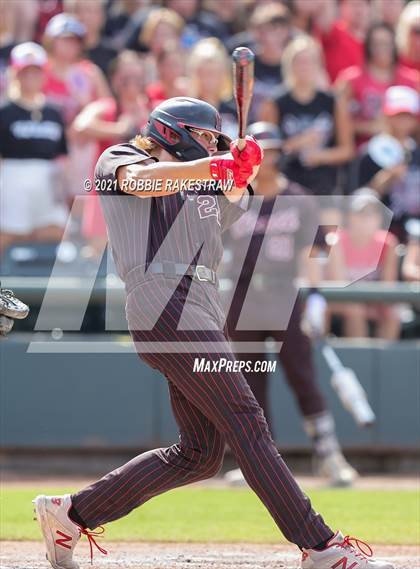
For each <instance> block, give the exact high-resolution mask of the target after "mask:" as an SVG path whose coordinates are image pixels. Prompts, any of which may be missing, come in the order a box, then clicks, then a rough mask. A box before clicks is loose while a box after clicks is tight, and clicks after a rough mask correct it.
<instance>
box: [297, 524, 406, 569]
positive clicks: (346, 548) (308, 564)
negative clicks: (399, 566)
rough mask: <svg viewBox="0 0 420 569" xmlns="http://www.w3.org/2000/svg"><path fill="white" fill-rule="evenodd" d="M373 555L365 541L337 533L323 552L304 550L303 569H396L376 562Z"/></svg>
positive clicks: (383, 562)
mask: <svg viewBox="0 0 420 569" xmlns="http://www.w3.org/2000/svg"><path fill="white" fill-rule="evenodd" d="M353 544H354V545H353ZM355 546H357V549H356V547H355ZM372 555H373V552H372V549H371V548H370V546H369V545H368V544H367V543H365V542H364V541H360V539H356V538H354V537H349V536H346V537H343V535H342V534H341V533H340V532H337V533H336V534H335V535H334V536H333V537H332V538H331V539H330V541H329V542H328V545H327V547H326V548H325V549H323V550H322V551H317V550H315V549H304V550H303V554H302V569H395V567H394V565H392V564H391V563H388V562H387V561H378V560H375V559H373V558H372Z"/></svg>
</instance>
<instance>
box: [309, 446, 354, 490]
mask: <svg viewBox="0 0 420 569" xmlns="http://www.w3.org/2000/svg"><path fill="white" fill-rule="evenodd" d="M318 464H319V466H318V471H319V474H320V475H321V476H324V477H325V478H328V480H329V482H330V484H331V486H334V487H348V486H351V485H352V484H353V483H354V481H355V480H356V479H357V478H358V477H359V475H358V473H357V471H356V470H355V469H354V468H353V467H352V466H351V465H350V464H349V463H348V462H347V460H346V459H345V458H344V456H343V455H342V454H341V452H339V451H336V452H333V453H331V454H329V455H327V456H326V457H324V458H322V459H319V463H318Z"/></svg>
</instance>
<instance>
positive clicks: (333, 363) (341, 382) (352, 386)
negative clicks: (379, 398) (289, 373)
mask: <svg viewBox="0 0 420 569" xmlns="http://www.w3.org/2000/svg"><path fill="white" fill-rule="evenodd" d="M321 351H322V355H323V356H324V358H325V361H326V362H327V364H328V367H329V368H330V370H331V372H332V376H331V385H332V387H333V388H334V390H335V391H336V392H337V395H338V397H339V398H340V400H341V402H342V404H343V406H344V407H345V408H346V409H347V410H348V411H349V412H350V413H351V415H353V418H354V420H355V421H356V423H357V424H358V425H359V426H360V427H369V426H371V425H373V423H374V422H375V420H376V417H375V413H374V412H373V411H372V407H371V406H370V405H369V401H368V399H367V396H366V392H365V390H364V389H363V387H362V386H361V384H360V381H359V379H358V378H357V375H356V374H355V373H354V371H353V370H352V369H351V368H348V367H344V365H343V364H342V362H341V360H340V358H339V357H338V356H337V354H336V353H335V351H334V350H333V348H332V347H331V346H330V345H329V344H327V342H325V340H323V341H321Z"/></svg>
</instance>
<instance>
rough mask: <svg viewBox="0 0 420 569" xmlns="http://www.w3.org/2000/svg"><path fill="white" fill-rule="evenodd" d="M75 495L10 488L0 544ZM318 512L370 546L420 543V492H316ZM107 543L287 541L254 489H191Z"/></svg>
mask: <svg viewBox="0 0 420 569" xmlns="http://www.w3.org/2000/svg"><path fill="white" fill-rule="evenodd" d="M71 490H74V489H69V488H42V487H37V488H34V489H33V490H26V489H25V490H19V489H4V490H3V491H2V494H1V514H0V516H1V517H0V524H1V527H0V530H1V531H0V535H1V539H10V540H23V539H25V540H26V539H29V540H36V539H39V537H40V536H39V530H38V527H37V525H36V524H35V523H34V522H33V521H32V504H31V499H32V498H33V497H34V496H35V495H37V494H38V493H45V494H50V495H51V494H53V495H54V494H63V493H65V492H69V491H71ZM310 495H311V498H312V501H313V504H314V506H315V508H316V509H317V510H318V511H319V512H321V513H322V514H323V516H324V518H325V520H326V521H327V522H328V523H329V524H330V525H331V526H332V527H333V528H340V529H341V530H342V531H343V532H344V533H348V534H351V535H356V536H358V537H360V538H362V539H365V540H367V541H370V542H372V543H386V544H388V543H389V544H415V543H419V541H420V535H419V534H420V501H419V497H420V493H419V492H416V491H411V490H407V491H367V490H316V491H311V492H310ZM106 539H107V540H132V541H134V540H136V541H138V540H141V541H219V542H238V541H247V542H255V543H278V542H280V541H284V539H283V538H282V536H281V534H280V533H279V531H278V530H277V528H276V527H275V525H274V523H273V521H272V519H271V517H270V516H269V515H268V513H267V512H266V510H265V508H264V507H263V505H262V504H261V503H260V502H259V500H258V498H257V497H256V496H255V495H254V494H253V493H252V492H251V491H250V490H225V489H213V488H211V489H210V488H200V487H192V488H185V489H179V490H175V491H173V492H170V493H167V494H165V495H163V496H159V497H157V498H154V499H153V500H151V501H149V502H147V503H146V504H144V506H142V507H141V508H138V509H137V510H135V511H134V512H132V513H131V514H130V515H129V516H127V517H126V518H124V519H122V520H119V521H117V522H114V523H112V524H109V525H108V526H107V534H106Z"/></svg>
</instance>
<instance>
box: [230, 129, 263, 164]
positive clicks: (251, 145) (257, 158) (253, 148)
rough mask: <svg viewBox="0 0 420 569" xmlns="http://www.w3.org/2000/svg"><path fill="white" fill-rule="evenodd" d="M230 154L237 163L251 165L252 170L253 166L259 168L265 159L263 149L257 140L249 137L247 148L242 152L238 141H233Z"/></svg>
mask: <svg viewBox="0 0 420 569" xmlns="http://www.w3.org/2000/svg"><path fill="white" fill-rule="evenodd" d="M230 152H231V154H232V156H233V159H234V160H235V162H238V163H246V165H247V166H248V165H250V166H251V168H252V167H253V166H259V165H260V164H261V162H262V161H263V158H264V151H263V149H262V148H261V146H260V145H259V144H258V142H257V140H256V139H255V138H254V137H253V136H249V135H247V136H246V137H245V146H244V148H243V149H242V150H239V148H238V141H237V140H233V141H232V142H231V143H230Z"/></svg>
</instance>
